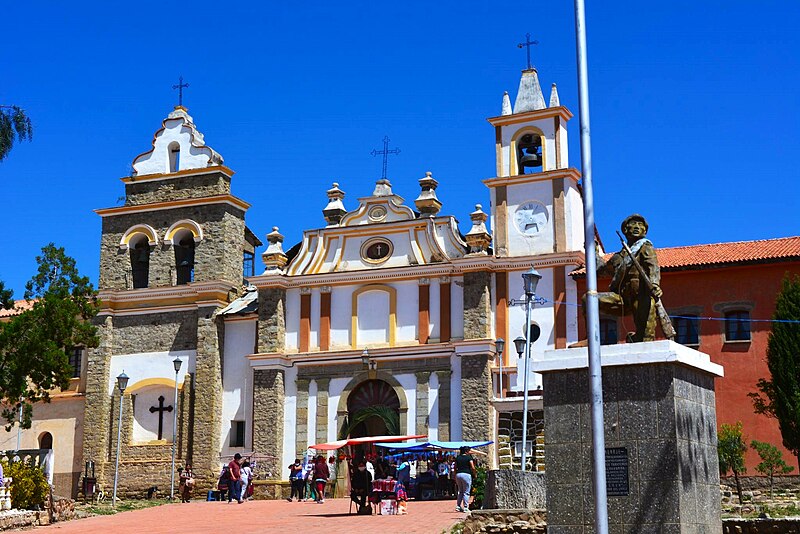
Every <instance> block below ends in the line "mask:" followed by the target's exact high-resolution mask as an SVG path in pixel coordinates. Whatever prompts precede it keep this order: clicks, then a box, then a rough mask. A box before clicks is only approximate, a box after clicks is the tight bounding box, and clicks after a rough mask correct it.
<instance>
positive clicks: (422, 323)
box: [417, 278, 431, 345]
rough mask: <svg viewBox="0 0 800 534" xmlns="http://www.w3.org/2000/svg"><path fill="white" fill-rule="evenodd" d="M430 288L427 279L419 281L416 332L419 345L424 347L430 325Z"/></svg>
mask: <svg viewBox="0 0 800 534" xmlns="http://www.w3.org/2000/svg"><path fill="white" fill-rule="evenodd" d="M430 309H431V286H430V280H429V279H427V278H420V279H419V313H418V317H417V330H418V335H417V337H418V338H419V344H420V345H424V344H426V343H427V342H428V336H429V335H430V325H431V312H430Z"/></svg>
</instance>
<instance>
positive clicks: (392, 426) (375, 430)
mask: <svg viewBox="0 0 800 534" xmlns="http://www.w3.org/2000/svg"><path fill="white" fill-rule="evenodd" d="M345 430H346V431H347V433H348V435H349V437H351V438H361V437H366V436H386V435H399V434H400V433H401V432H400V399H399V398H398V396H397V393H396V392H395V390H394V388H393V387H392V386H391V385H390V384H389V383H387V382H385V381H383V380H376V379H370V380H365V381H363V382H361V383H360V384H358V385H357V386H356V387H355V388H353V390H352V391H351V392H350V395H349V396H348V397H347V427H346V429H345Z"/></svg>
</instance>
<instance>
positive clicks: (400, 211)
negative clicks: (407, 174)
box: [339, 178, 417, 226]
mask: <svg viewBox="0 0 800 534" xmlns="http://www.w3.org/2000/svg"><path fill="white" fill-rule="evenodd" d="M358 204H359V205H358V208H356V209H355V210H353V211H350V212H348V213H347V214H346V215H345V216H344V217H342V220H341V221H340V222H339V226H361V225H363V224H373V223H388V222H397V221H411V220H413V219H416V218H417V214H416V213H414V210H412V209H411V208H409V207H408V206H405V205H403V197H401V196H399V195H395V194H394V193H393V192H392V184H391V183H389V180H387V179H385V178H384V179H381V180H378V181H377V182H376V183H375V191H373V192H372V196H369V197H362V198H359V199H358Z"/></svg>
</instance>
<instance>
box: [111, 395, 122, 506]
mask: <svg viewBox="0 0 800 534" xmlns="http://www.w3.org/2000/svg"><path fill="white" fill-rule="evenodd" d="M124 396H125V393H124V392H122V391H120V393H119V424H118V425H117V459H116V460H115V461H114V493H113V495H112V497H111V506H112V508H113V507H114V506H116V505H117V482H118V481H119V443H120V440H121V439H122V398H123V397H124Z"/></svg>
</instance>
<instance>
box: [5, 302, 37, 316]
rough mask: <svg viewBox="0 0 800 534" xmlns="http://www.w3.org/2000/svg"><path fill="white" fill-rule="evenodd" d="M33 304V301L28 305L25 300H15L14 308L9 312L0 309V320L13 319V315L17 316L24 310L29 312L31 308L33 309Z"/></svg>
mask: <svg viewBox="0 0 800 534" xmlns="http://www.w3.org/2000/svg"><path fill="white" fill-rule="evenodd" d="M33 302H34V301H31V302H30V303H29V302H28V301H27V300H24V299H22V300H15V301H14V307H13V308H11V309H10V310H6V309H3V308H2V307H0V320H2V319H7V318H9V317H14V316H15V315H19V314H20V313H22V312H24V311H26V310H30V309H31V308H33Z"/></svg>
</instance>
